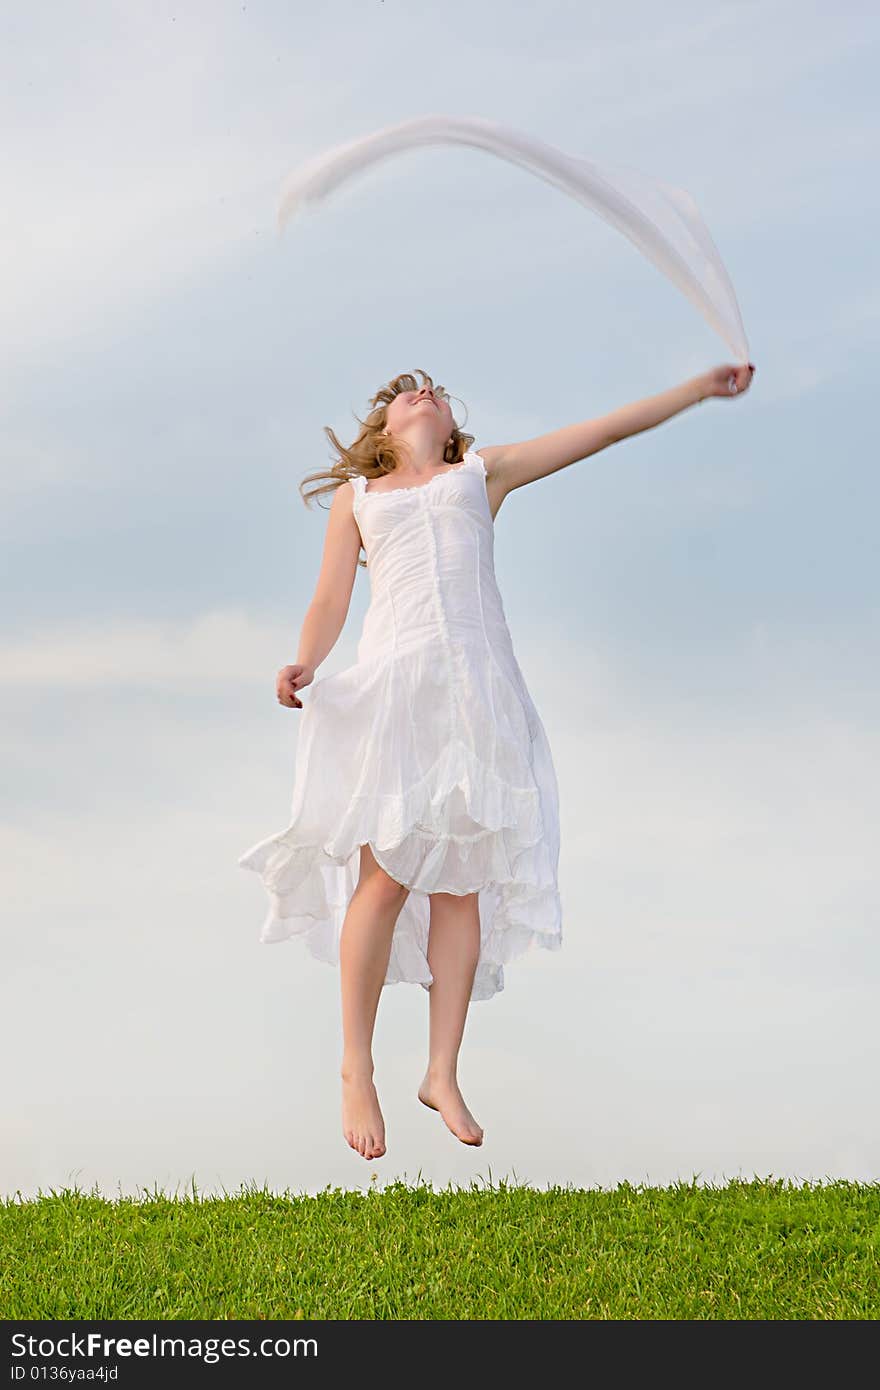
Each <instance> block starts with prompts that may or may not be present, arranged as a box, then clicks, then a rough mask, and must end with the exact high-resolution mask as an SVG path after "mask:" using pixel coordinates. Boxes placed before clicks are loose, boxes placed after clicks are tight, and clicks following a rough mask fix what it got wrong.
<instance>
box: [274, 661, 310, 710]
mask: <svg viewBox="0 0 880 1390" xmlns="http://www.w3.org/2000/svg"><path fill="white" fill-rule="evenodd" d="M314 679H315V672H314V670H313V669H312V667H311V666H282V668H281V670H280V671H279V672H278V676H277V678H276V681H275V692H276V694H277V696H278V700H279V702H280V703H281V704H282V705H286V706H287V708H288V709H302V700H299V699H297V694H296V692H297V691H298V690H302V688H303V686H305V685H311V683H312V681H313V680H314Z"/></svg>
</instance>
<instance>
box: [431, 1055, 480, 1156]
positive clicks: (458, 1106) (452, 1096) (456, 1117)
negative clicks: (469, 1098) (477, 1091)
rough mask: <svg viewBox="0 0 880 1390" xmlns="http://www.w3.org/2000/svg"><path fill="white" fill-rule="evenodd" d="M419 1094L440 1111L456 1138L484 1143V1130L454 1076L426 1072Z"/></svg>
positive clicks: (464, 1141)
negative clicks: (470, 1109) (436, 1075)
mask: <svg viewBox="0 0 880 1390" xmlns="http://www.w3.org/2000/svg"><path fill="white" fill-rule="evenodd" d="M418 1096H419V1100H420V1101H421V1102H422V1105H427V1107H428V1109H429V1110H437V1111H439V1112H440V1115H441V1116H442V1118H443V1120H444V1121H445V1122H446V1125H447V1127H448V1128H449V1129H451V1130H452V1133H453V1134H454V1135H455V1137H456V1139H460V1140H461V1142H462V1143H463V1144H475V1145H480V1144H482V1142H483V1131H482V1129H481V1128H480V1126H479V1125H478V1124H477V1122H476V1120H475V1119H474V1117H473V1115H472V1114H471V1112H470V1111H469V1110H468V1108H467V1106H466V1105H465V1103H464V1098H463V1097H462V1094H461V1091H460V1090H459V1089H458V1082H457V1081H456V1080H455V1078H454V1077H453V1078H452V1079H451V1080H450V1078H449V1077H442V1078H441V1077H433V1076H431V1074H430V1073H426V1074H425V1079H424V1081H423V1082H422V1084H421V1086H420V1087H419V1091H418Z"/></svg>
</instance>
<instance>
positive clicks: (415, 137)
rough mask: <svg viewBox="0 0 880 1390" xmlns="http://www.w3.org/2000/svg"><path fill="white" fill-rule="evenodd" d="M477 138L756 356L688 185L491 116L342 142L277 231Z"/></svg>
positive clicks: (293, 188)
mask: <svg viewBox="0 0 880 1390" xmlns="http://www.w3.org/2000/svg"><path fill="white" fill-rule="evenodd" d="M455 144H458V145H474V146H476V147H477V148H478V149H484V150H488V151H489V152H490V153H491V154H496V155H498V156H499V158H501V159H508V160H510V161H511V163H513V164H519V165H521V166H522V168H524V169H528V170H529V172H530V173H532V174H534V175H535V176H536V177H537V178H542V179H546V180H547V182H548V183H552V184H555V185H556V187H557V188H560V189H561V190H562V192H563V193H568V194H569V196H570V197H572V198H576V199H577V200H578V202H580V203H583V204H584V205H585V206H586V207H588V208H592V210H593V212H595V213H598V215H599V216H600V217H602V218H604V219H605V221H606V222H610V224H611V226H612V227H616V228H617V230H618V231H619V232H622V233H623V235H624V236H625V237H628V238H629V240H630V241H631V242H632V243H633V245H634V246H637V247H638V249H639V250H640V251H641V252H642V253H643V254H644V255H645V256H647V257H648V259H649V260H650V261H652V262H653V263H654V265H655V266H656V267H657V269H658V270H662V271H663V273H664V275H667V276H668V277H669V279H670V280H671V281H672V283H673V284H674V285H677V286H678V288H679V289H680V290H681V292H682V293H683V294H685V295H686V296H687V298H688V299H689V300H690V301H691V303H692V304H694V305H695V306H696V308H697V309H699V311H700V313H701V314H702V315H703V317H704V318H705V319H706V320H707V322H708V323H709V324H710V325H711V327H712V328H714V329H715V331H716V332H717V333H718V334H719V335H720V336H721V338H722V339H723V340H724V342H725V343H726V344H727V345H728V347H729V348H730V349H731V351H732V353H733V354H734V356H735V357H736V358H737V359H738V360H739V361H741V362H742V363H743V364H745V363H747V362H748V360H749V349H748V343H747V341H746V334H745V329H744V328H743V322H742V318H741V316H740V312H739V305H738V304H737V301H736V295H735V293H734V289H733V285H732V284H731V281H730V277H729V275H728V274H727V271H726V270H725V268H724V263H723V262H722V260H721V257H720V256H719V254H718V249H717V247H716V246H715V243H714V242H713V240H712V238H711V236H710V235H709V231H708V228H707V227H706V224H705V223H704V221H703V219H702V217H701V216H700V213H699V210H698V208H697V205H696V203H695V202H694V200H693V198H692V197H691V195H690V194H689V193H687V192H685V190H684V189H683V188H675V187H673V185H671V184H668V183H662V182H661V181H660V180H659V179H653V178H650V177H649V176H648V175H646V174H642V173H640V172H639V171H638V170H636V169H629V168H622V167H620V166H618V167H616V168H613V169H612V168H609V167H608V166H606V165H602V166H599V165H597V164H591V163H589V162H588V161H587V160H585V159H575V158H574V157H573V156H571V155H567V154H563V153H562V151H561V150H558V149H556V148H555V147H554V146H553V145H547V144H545V143H544V142H543V141H541V140H535V139H533V138H532V137H531V136H528V135H523V134H521V133H520V132H519V131H516V130H511V129H510V128H509V127H507V126H503V125H499V124H498V123H497V122H494V121H485V120H480V119H477V118H474V117H468V118H457V117H450V116H422V117H419V118H417V119H415V120H409V121H403V122H401V123H400V124H399V125H393V126H385V127H383V128H382V129H381V130H378V131H376V132H375V133H374V134H372V135H366V136H363V137H362V138H361V139H359V140H352V141H349V142H347V143H346V144H342V145H336V146H334V147H333V148H332V149H330V150H328V151H327V152H326V153H325V154H322V155H319V156H318V157H317V158H316V159H313V160H310V161H309V162H308V163H306V164H303V165H301V166H300V167H299V168H298V169H296V170H294V172H293V174H291V175H290V177H289V178H288V179H287V180H286V182H285V184H284V191H283V196H282V201H281V205H280V208H279V211H278V230H279V234H280V233H281V232H283V230H284V228H285V226H286V225H287V223H288V222H289V221H290V219H291V218H292V217H293V216H295V215H296V214H297V213H298V212H300V211H301V210H302V208H304V207H305V206H307V205H309V204H315V203H318V202H320V201H321V200H322V199H323V198H326V197H327V196H328V194H330V193H332V192H333V191H334V189H336V188H338V187H339V185H340V184H343V183H345V182H346V180H347V179H350V178H352V177H353V176H354V175H356V174H358V173H359V172H360V170H361V169H365V168H368V167H369V166H370V165H371V164H376V163H378V162H379V161H380V160H383V159H388V158H389V157H390V156H391V155H395V154H398V153H400V152H401V151H402V150H409V149H413V148H415V147H416V146H419V145H455Z"/></svg>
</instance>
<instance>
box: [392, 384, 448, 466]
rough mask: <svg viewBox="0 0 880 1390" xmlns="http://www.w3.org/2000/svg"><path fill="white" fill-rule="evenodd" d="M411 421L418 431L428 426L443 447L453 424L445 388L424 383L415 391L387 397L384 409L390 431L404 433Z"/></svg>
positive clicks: (407, 430) (405, 433) (406, 431)
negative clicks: (443, 389)
mask: <svg viewBox="0 0 880 1390" xmlns="http://www.w3.org/2000/svg"><path fill="white" fill-rule="evenodd" d="M414 424H415V425H416V426H417V432H418V433H419V434H421V432H422V431H423V430H425V429H426V428H427V429H428V430H429V431H430V433H431V435H432V436H433V437H434V438H435V439H436V441H437V443H438V445H439V447H440V448H441V450H442V449H443V447H444V446H445V444H446V441H447V440H448V439H449V437H450V435H451V434H452V431H453V429H454V428H455V421H454V419H453V416H452V407H451V406H450V404H449V397H448V396H447V395H446V393H445V391H442V390H439V389H437V388H436V387H434V388H432V387H430V386H427V385H425V386H421V387H419V389H418V390H416V391H400V392H398V394H397V395H396V396H395V397H394V399H393V400H392V401H389V403H388V405H387V406H386V409H385V428H386V429H387V431H388V433H389V434H397V435H402V436H406V435H407V434H408V433H409V432H410V429H411V427H412V426H413V425H414Z"/></svg>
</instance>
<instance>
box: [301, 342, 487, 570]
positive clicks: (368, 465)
mask: <svg viewBox="0 0 880 1390" xmlns="http://www.w3.org/2000/svg"><path fill="white" fill-rule="evenodd" d="M416 372H417V373H418V375H419V376H420V377H422V385H425V384H427V385H429V386H430V387H431V389H432V390H434V391H436V392H437V393H438V394H439V393H442V394H443V396H444V397H445V398H446V399H447V400H449V399H450V397H449V394H448V392H447V391H446V390H445V389H444V388H443V387H442V386H436V387H435V386H434V382H433V381H432V379H431V377H429V376H428V374H427V372H423V371H422V370H421V368H420V367H417V368H416ZM418 390H420V387H419V383H418V382H417V381H416V379H415V376H414V375H413V373H412V372H401V374H400V375H399V376H396V377H394V379H393V380H392V381H389V382H388V383H387V384H386V385H385V386H381V387H380V388H379V390H378V391H377V392H376V394H375V396H373V397H372V398H371V400H370V405H371V407H372V409H371V410H370V413H369V414H368V415H367V418H366V420H361V418H360V416H359V415H355V419H356V420H357V422H358V424H359V425H360V427H361V428H360V432H359V434H358V436H357V439H356V440H355V441H354V443H353V444H351V445H349V446H348V448H346V446H345V445H344V444H342V443H340V441H339V439H338V438H337V437H336V434H335V433H334V431H333V430H332V429H331V428H330V426H329V425H324V433H325V434H326V435H327V437H328V438H329V440H330V442H331V444H332V445H333V447H334V449H335V450H336V452H337V453H338V455H339V458H338V459H337V461H336V462H335V463H334V464H333V466H332V467H331V468H330V469H322V470H320V471H319V472H317V473H308V474H306V476H305V477H304V478H303V480H302V482H301V483H300V485H299V490H300V494H301V496H302V499H303V502H304V503H305V505H306V506H308V505H309V503H310V502H311V501H312V499H313V498H314V497H320V496H321V495H322V494H323V493H325V492H330V493H332V492H335V491H336V489H337V488H338V487H341V486H342V484H343V483H346V482H348V480H349V478H354V477H356V476H357V475H358V474H360V475H361V476H362V477H364V478H367V479H372V478H381V477H382V475H383V474H385V473H393V472H394V470H395V468H399V467H400V466H401V464H406V463H407V462H408V461H409V460H408V457H407V456H406V455H405V453H404V450H403V448H402V447H401V445H400V444H399V443H397V442H396V441H395V440H394V438H393V436H392V435H388V434H383V433H382V431H383V430H384V429H385V425H386V421H387V416H388V406H389V404H390V402H391V401H393V400H394V397H395V396H399V395H400V393H401V392H402V391H418ZM456 399H458V397H456ZM462 404H464V402H462ZM473 443H474V436H473V435H472V434H466V433H465V432H464V431H463V430H462V429H461V428H460V427H459V425H458V424H457V422H456V420H455V417H454V416H453V421H452V431H451V437H450V440H449V443H448V444H447V445H446V447H445V448H444V450H443V461H444V463H449V464H453V463H460V462H461V460H462V459H463V458H464V456H465V454H466V453H467V452H468V450H469V449H470V448H471V447H472V445H473ZM325 480H326V481H325ZM309 483H316V484H317V486H316V487H312V488H310V489H308V490H306V488H307V484H309ZM366 563H367V562H366V560H360V559H359V560H358V564H359V565H363V566H366Z"/></svg>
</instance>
